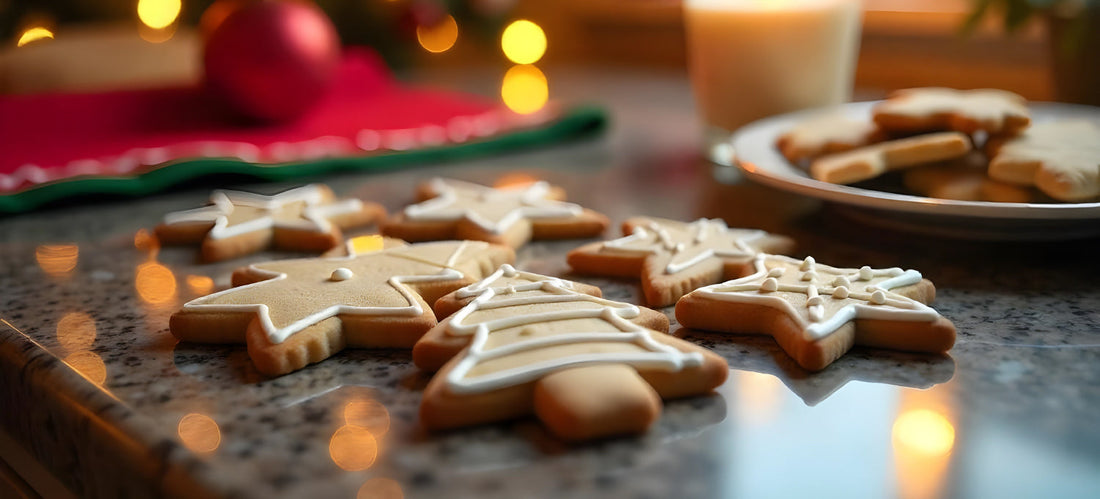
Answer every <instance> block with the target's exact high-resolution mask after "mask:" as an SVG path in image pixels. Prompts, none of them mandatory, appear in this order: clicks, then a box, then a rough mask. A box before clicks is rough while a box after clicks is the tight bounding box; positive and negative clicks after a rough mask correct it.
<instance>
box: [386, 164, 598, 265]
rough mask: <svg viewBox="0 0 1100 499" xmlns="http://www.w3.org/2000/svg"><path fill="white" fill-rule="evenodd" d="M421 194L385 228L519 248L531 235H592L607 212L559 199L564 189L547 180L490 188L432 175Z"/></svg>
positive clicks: (407, 235)
mask: <svg viewBox="0 0 1100 499" xmlns="http://www.w3.org/2000/svg"><path fill="white" fill-rule="evenodd" d="M420 191H421V196H420V197H421V198H429V199H428V200H427V201H423V202H421V203H418V204H414V205H411V206H408V207H406V208H405V210H404V211H402V212H401V213H399V214H398V215H396V216H395V217H394V218H393V219H391V220H389V221H387V222H386V223H385V224H384V225H383V226H382V233H383V234H384V235H386V236H389V237H396V238H399V239H404V240H406V241H431V240H439V239H473V240H479V241H488V242H492V243H496V244H504V245H507V246H511V247H513V248H517V247H519V246H522V245H524V244H525V243H527V241H529V240H531V239H569V238H578V237H593V236H597V235H599V234H601V233H602V232H603V231H604V229H606V228H607V224H608V222H607V217H605V216H603V215H601V214H599V213H596V212H594V211H592V210H588V209H585V208H582V207H580V206H579V205H576V204H572V203H565V202H562V201H560V198H561V197H562V193H561V192H562V191H561V190H560V189H555V188H553V187H551V186H550V185H549V184H547V183H546V182H541V181H540V182H533V183H530V184H528V185H523V186H514V187H507V188H491V187H485V186H482V185H477V184H471V183H468V182H461V181H457V180H444V179H440V178H435V179H432V180H431V181H429V182H427V183H426V184H425V185H423V186H421V189H420Z"/></svg>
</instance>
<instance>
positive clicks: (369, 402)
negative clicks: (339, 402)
mask: <svg viewBox="0 0 1100 499" xmlns="http://www.w3.org/2000/svg"><path fill="white" fill-rule="evenodd" d="M344 422H345V423H347V424H348V425H352V426H359V427H361V428H366V429H367V431H369V432H370V433H371V435H372V436H374V437H375V438H377V437H381V436H382V435H385V434H386V432H388V431H389V430H390V412H389V411H388V410H386V406H384V405H382V403H381V402H379V401H377V400H374V399H361V400H353V401H351V402H348V404H347V405H345V406H344Z"/></svg>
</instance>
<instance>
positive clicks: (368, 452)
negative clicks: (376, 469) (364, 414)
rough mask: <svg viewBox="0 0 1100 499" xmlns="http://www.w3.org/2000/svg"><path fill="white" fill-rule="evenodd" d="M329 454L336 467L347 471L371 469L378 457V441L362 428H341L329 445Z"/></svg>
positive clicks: (346, 426) (349, 426)
mask: <svg viewBox="0 0 1100 499" xmlns="http://www.w3.org/2000/svg"><path fill="white" fill-rule="evenodd" d="M328 453H329V456H331V457H332V462H334V463H336V466H339V467H340V468H342V469H344V470H347V471H359V470H365V469H367V468H370V467H371V465H373V464H374V459H375V458H376V457H378V441H377V440H375V439H374V435H371V433H370V430H367V429H366V428H363V427H362V426H355V425H345V426H341V427H340V428H339V429H338V430H336V433H334V434H333V435H332V440H329V443H328Z"/></svg>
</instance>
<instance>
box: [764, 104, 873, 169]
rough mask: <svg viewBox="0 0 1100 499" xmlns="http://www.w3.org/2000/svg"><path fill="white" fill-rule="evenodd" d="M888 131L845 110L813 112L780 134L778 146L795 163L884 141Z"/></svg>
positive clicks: (777, 141)
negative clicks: (823, 112)
mask: <svg viewBox="0 0 1100 499" xmlns="http://www.w3.org/2000/svg"><path fill="white" fill-rule="evenodd" d="M884 139H885V135H884V134H883V133H882V131H881V130H879V128H878V126H877V125H875V124H874V123H871V122H869V121H864V120H855V119H852V118H849V117H847V116H845V115H844V114H842V113H832V114H823V115H819V116H814V117H812V118H810V119H808V120H806V121H804V122H801V123H799V124H797V125H795V127H794V128H792V129H791V130H789V131H787V132H786V133H784V134H783V135H780V136H779V139H778V140H776V144H775V145H776V147H777V148H779V152H780V153H781V154H783V156H784V157H786V158H787V160H788V161H790V162H792V163H798V162H799V161H803V160H808V159H814V158H817V157H819V156H823V155H825V154H832V153H838V152H844V151H848V150H851V149H855V148H857V147H862V146H866V145H871V144H874V143H876V142H881V141H882V140H884Z"/></svg>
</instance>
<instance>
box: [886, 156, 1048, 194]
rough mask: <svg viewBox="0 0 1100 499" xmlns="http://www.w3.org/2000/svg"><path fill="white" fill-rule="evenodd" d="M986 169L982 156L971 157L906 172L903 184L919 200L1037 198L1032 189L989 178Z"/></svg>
mask: <svg viewBox="0 0 1100 499" xmlns="http://www.w3.org/2000/svg"><path fill="white" fill-rule="evenodd" d="M986 168H987V167H986V161H985V156H984V155H983V154H981V153H972V154H970V155H968V156H966V157H964V158H960V159H959V160H955V161H945V162H942V163H937V164H934V165H928V166H919V167H916V168H910V169H908V170H905V173H904V174H903V176H902V182H903V183H904V184H905V187H906V188H907V189H909V190H911V191H913V192H915V193H917V194H920V195H921V196H927V197H931V198H937V199H953V200H957V201H991V202H997V203H1030V202H1032V201H1035V200H1036V199H1037V198H1038V192H1036V191H1035V189H1033V188H1030V187H1024V186H1019V185H1013V184H1010V183H1007V182H1001V181H999V180H994V179H992V178H989V175H986Z"/></svg>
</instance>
